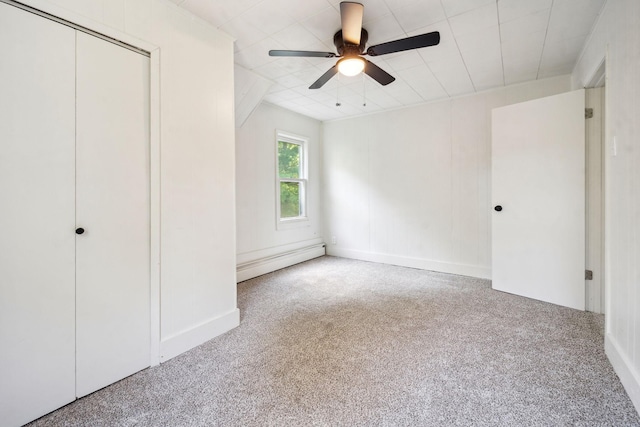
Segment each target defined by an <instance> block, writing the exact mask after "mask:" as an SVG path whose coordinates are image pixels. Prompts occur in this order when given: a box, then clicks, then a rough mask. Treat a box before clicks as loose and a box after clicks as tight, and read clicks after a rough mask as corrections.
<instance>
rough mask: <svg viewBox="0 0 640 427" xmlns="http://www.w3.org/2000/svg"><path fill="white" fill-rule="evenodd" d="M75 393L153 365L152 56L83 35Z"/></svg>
mask: <svg viewBox="0 0 640 427" xmlns="http://www.w3.org/2000/svg"><path fill="white" fill-rule="evenodd" d="M76 137H77V142H76V144H77V151H76V153H77V154H76V155H77V162H76V164H77V179H76V185H77V190H76V191H77V198H76V226H77V227H79V228H83V229H84V230H85V232H84V233H83V234H80V235H77V242H76V245H77V246H76V248H77V252H76V268H77V275H76V286H77V289H76V292H77V293H76V298H77V305H76V306H77V335H76V337H77V353H76V354H77V370H76V372H77V395H78V397H81V396H84V395H86V394H89V393H91V392H93V391H95V390H98V389H100V388H102V387H105V386H107V385H109V384H111V383H113V382H115V381H118V380H120V379H122V378H124V377H126V376H128V375H131V374H133V373H134V372H137V371H139V370H141V369H144V368H145V367H147V366H149V360H150V357H149V351H150V313H149V301H150V298H149V58H147V57H145V56H142V55H140V54H138V53H135V52H132V51H130V50H127V49H124V48H122V47H119V46H116V45H114V44H112V43H109V42H107V41H105V40H101V39H98V38H96V37H93V36H90V35H87V34H84V33H81V32H78V33H77V132H76Z"/></svg>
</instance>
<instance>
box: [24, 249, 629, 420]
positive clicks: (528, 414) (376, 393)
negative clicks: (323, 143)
mask: <svg viewBox="0 0 640 427" xmlns="http://www.w3.org/2000/svg"><path fill="white" fill-rule="evenodd" d="M238 303H239V307H240V309H241V316H242V320H241V324H240V326H239V327H238V328H236V329H234V330H232V331H230V332H228V333H226V334H224V335H222V336H220V337H218V338H216V339H213V340H211V341H209V342H207V343H205V344H204V345H202V346H200V347H198V348H196V349H193V350H191V351H189V352H187V353H185V354H182V355H180V356H178V357H176V358H174V359H172V360H170V361H168V362H166V363H164V364H162V365H161V366H159V367H156V368H151V369H147V370H145V371H142V372H140V373H138V374H136V375H133V376H131V377H129V378H126V379H124V380H123V381H120V382H118V383H116V384H114V385H112V386H109V387H107V388H105V389H103V390H100V391H98V392H96V393H94V394H92V395H90V396H87V397H85V398H83V399H80V400H78V401H76V402H74V403H72V404H70V405H68V406H66V407H64V408H62V409H60V410H58V411H56V412H53V413H51V414H49V415H47V416H45V417H43V418H41V419H39V420H37V421H36V422H34V423H33V425H34V426H48V425H56V426H65V425H66V426H87V425H88V426H449V425H461V426H474V425H477V426H484V425H487V426H510V425H513V426H529V425H530V426H556V425H563V426H564V425H584V426H586V425H595V426H605V425H606V426H631V425H633V426H640V419H639V418H638V414H637V413H636V411H635V410H634V407H633V405H632V403H631V401H630V400H629V398H628V396H627V395H626V394H625V391H624V389H623V388H622V385H621V384H620V381H619V379H618V378H617V376H616V374H615V373H614V372H613V370H612V368H611V365H610V364H609V362H608V361H607V358H606V356H605V354H604V349H603V323H604V320H603V316H601V315H597V314H593V313H586V312H580V311H576V310H572V309H568V308H563V307H558V306H555V305H551V304H547V303H542V302H538V301H534V300H530V299H526V298H522V297H517V296H513V295H509V294H505V293H501V292H496V291H493V290H491V286H490V282H489V281H486V280H480V279H473V278H468V277H461V276H452V275H447V274H441V273H434V272H428V271H421V270H415V269H409V268H403V267H394V266H389V265H382V264H375V263H367V262H361V261H354V260H348V259H341V258H334V257H322V258H318V259H316V260H312V261H309V262H306V263H303V264H299V265H296V266H293V267H290V268H287V269H284V270H280V271H277V272H275V273H271V274H267V275H265V276H262V277H259V278H256V279H252V280H249V281H246V282H243V283H241V284H239V286H238Z"/></svg>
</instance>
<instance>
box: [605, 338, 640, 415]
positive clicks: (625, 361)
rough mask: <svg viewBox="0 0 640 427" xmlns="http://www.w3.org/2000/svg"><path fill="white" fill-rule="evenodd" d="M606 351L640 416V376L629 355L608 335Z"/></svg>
mask: <svg viewBox="0 0 640 427" xmlns="http://www.w3.org/2000/svg"><path fill="white" fill-rule="evenodd" d="M604 351H605V353H606V354H607V357H608V358H609V362H611V366H613V370H614V371H616V374H618V377H619V378H620V382H621V383H622V385H623V386H624V389H625V390H626V392H627V394H628V395H629V398H630V399H631V402H633V406H635V407H636V411H637V412H638V414H640V374H638V371H636V369H635V367H634V366H633V364H632V363H631V361H630V360H629V358H628V357H627V355H626V354H625V353H624V352H623V351H622V349H621V348H620V345H619V344H618V341H616V339H615V338H614V337H613V336H612V335H611V334H606V336H605V337H604Z"/></svg>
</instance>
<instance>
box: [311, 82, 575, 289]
mask: <svg viewBox="0 0 640 427" xmlns="http://www.w3.org/2000/svg"><path fill="white" fill-rule="evenodd" d="M569 89H570V79H569V76H562V77H556V78H553V79H547V80H540V81H535V82H531V83H526V84H521V85H515V86H509V87H506V88H501V89H497V90H491V91H487V92H484V93H480V94H475V95H471V96H466V97H461V98H457V99H452V100H446V101H441V102H435V103H431V104H425V105H419V106H415V107H410V108H405V109H401V110H396V111H391V112H386V113H381V114H373V115H368V116H364V117H359V118H353V119H345V120H340V121H333V122H325V123H324V140H323V178H324V187H323V206H324V221H325V223H324V235H325V241H326V242H327V253H328V254H330V255H337V256H343V257H350V258H357V259H364V260H370V261H377V262H384V263H390V264H397V265H404V266H409V267H416V268H424V269H429V270H437V271H443V272H448V273H454V274H462V275H469V276H476V277H485V278H489V277H491V272H490V267H491V259H490V256H491V229H490V225H491V222H490V221H491V215H490V213H491V206H490V200H491V198H490V196H491V194H490V191H491V189H490V173H491V135H490V130H491V109H493V108H496V107H500V106H504V105H508V104H513V103H516V102H522V101H527V100H530V99H534V98H540V97H544V96H549V95H553V94H557V93H561V92H565V91H568V90H569ZM333 236H335V238H336V244H332V243H331V239H332V237H333Z"/></svg>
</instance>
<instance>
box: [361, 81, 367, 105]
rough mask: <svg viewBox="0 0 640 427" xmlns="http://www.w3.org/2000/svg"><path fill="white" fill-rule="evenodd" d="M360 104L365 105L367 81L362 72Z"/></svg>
mask: <svg viewBox="0 0 640 427" xmlns="http://www.w3.org/2000/svg"><path fill="white" fill-rule="evenodd" d="M362 106H363V107H366V106H367V81H366V79H365V78H364V73H362Z"/></svg>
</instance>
